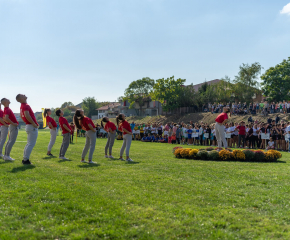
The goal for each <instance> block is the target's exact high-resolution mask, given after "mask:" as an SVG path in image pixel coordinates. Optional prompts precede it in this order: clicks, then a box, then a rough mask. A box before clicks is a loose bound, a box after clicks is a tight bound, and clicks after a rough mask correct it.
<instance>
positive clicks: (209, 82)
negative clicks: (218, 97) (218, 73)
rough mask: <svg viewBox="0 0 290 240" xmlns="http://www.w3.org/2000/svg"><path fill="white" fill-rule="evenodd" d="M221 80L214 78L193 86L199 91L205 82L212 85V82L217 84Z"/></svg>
mask: <svg viewBox="0 0 290 240" xmlns="http://www.w3.org/2000/svg"><path fill="white" fill-rule="evenodd" d="M220 81H221V80H219V79H214V80H211V81H205V82H203V83H199V84H196V85H193V88H194V91H195V92H197V91H198V89H199V88H200V87H201V86H202V85H203V84H205V83H207V84H208V85H212V84H216V83H219V82H220Z"/></svg>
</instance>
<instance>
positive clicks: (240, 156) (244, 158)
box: [233, 150, 246, 161]
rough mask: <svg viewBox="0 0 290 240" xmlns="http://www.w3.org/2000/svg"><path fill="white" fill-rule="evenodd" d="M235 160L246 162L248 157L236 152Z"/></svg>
mask: <svg viewBox="0 0 290 240" xmlns="http://www.w3.org/2000/svg"><path fill="white" fill-rule="evenodd" d="M233 158H234V159H235V160H238V161H244V160H246V155H245V154H244V153H243V151H241V150H234V151H233Z"/></svg>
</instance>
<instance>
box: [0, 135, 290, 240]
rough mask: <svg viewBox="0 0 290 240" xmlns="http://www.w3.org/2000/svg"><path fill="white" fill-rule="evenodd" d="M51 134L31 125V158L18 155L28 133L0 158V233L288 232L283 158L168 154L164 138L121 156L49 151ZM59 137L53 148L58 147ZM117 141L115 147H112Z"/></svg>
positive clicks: (289, 187)
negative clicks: (26, 162) (34, 135)
mask: <svg viewBox="0 0 290 240" xmlns="http://www.w3.org/2000/svg"><path fill="white" fill-rule="evenodd" d="M49 138H50V134H49V132H48V131H44V130H43V131H39V137H38V141H37V144H36V146H35V148H34V150H33V152H32V156H31V161H32V163H33V166H23V165H22V164H21V160H22V153H23V148H24V146H25V140H26V133H25V132H24V131H20V133H19V136H18V141H17V143H16V144H15V146H14V148H13V151H12V154H11V156H12V157H13V158H15V159H16V160H15V162H4V161H3V160H2V159H1V160H0V177H1V185H0V216H1V217H0V239H1V240H2V239H9V240H10V239H289V238H290V233H289V230H290V210H289V205H290V202H289V201H290V200H289V199H290V164H289V163H290V161H289V156H290V155H289V154H288V153H283V158H282V159H280V160H281V161H280V162H279V163H248V162H247V163H244V162H213V161H194V160H183V159H176V158H174V157H173V154H172V148H173V146H172V145H170V144H158V143H141V142H133V143H132V148H131V157H132V159H133V160H135V161H136V163H134V164H128V163H125V162H122V161H118V160H108V159H105V158H104V146H105V143H106V140H105V139H98V140H97V145H96V150H95V154H94V161H95V162H97V163H98V164H95V165H89V164H85V163H80V156H81V152H82V148H83V146H84V138H78V143H77V144H73V145H70V147H69V149H68V152H67V155H66V156H67V157H69V158H70V159H71V161H63V160H59V159H58V158H47V157H46V148H47V145H48V142H49ZM61 140H62V137H61V136H58V138H57V142H56V145H55V146H54V149H53V153H54V154H55V155H56V156H57V153H58V151H59V148H60V144H61ZM121 143H122V141H116V142H115V146H114V149H113V153H114V154H113V155H114V156H115V157H116V159H117V158H118V156H119V149H120V147H121Z"/></svg>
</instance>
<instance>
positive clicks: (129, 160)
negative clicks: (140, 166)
mask: <svg viewBox="0 0 290 240" xmlns="http://www.w3.org/2000/svg"><path fill="white" fill-rule="evenodd" d="M126 161H127V162H134V161H133V160H132V159H131V158H128V159H126Z"/></svg>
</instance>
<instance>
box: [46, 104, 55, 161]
mask: <svg viewBox="0 0 290 240" xmlns="http://www.w3.org/2000/svg"><path fill="white" fill-rule="evenodd" d="M50 115H51V110H50V109H49V108H46V109H44V113H43V117H45V119H46V125H47V126H48V127H49V129H50V141H49V144H48V147H47V156H50V157H53V155H52V153H51V149H52V147H53V145H54V144H55V140H56V135H57V130H56V129H57V124H56V122H55V120H54V119H53V118H52V117H51V116H50Z"/></svg>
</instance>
